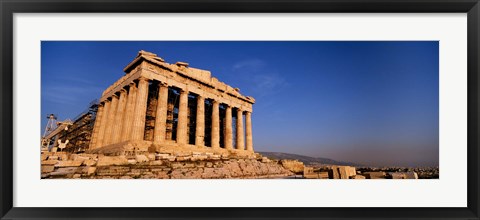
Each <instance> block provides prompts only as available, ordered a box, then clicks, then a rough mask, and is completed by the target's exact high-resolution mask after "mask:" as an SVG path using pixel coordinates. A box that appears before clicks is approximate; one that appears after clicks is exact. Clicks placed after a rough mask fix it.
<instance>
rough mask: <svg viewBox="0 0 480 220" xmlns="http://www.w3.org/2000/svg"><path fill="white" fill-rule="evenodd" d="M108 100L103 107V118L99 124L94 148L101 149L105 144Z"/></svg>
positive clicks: (108, 110)
mask: <svg viewBox="0 0 480 220" xmlns="http://www.w3.org/2000/svg"><path fill="white" fill-rule="evenodd" d="M110 104H111V103H110V100H108V99H107V100H105V102H104V104H103V105H104V107H103V116H102V120H101V122H100V129H99V130H98V138H97V141H96V142H97V143H96V146H95V148H99V147H102V146H103V145H104V143H105V141H104V140H105V129H106V128H107V120H108V113H109V112H110Z"/></svg>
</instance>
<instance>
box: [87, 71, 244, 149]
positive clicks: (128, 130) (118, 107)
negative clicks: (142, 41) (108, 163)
mask: <svg viewBox="0 0 480 220" xmlns="http://www.w3.org/2000/svg"><path fill="white" fill-rule="evenodd" d="M148 85H149V82H148V79H147V78H144V77H140V78H139V82H138V87H136V86H135V83H131V84H130V85H129V88H128V92H127V90H125V89H122V90H120V95H113V96H112V97H111V98H109V99H107V100H105V102H104V104H103V105H100V106H99V108H98V112H97V119H96V122H95V126H94V131H93V137H92V141H91V145H90V148H91V149H93V148H98V147H101V146H105V145H109V144H115V143H118V142H122V141H127V140H134V141H136V140H143V137H144V132H145V117H146V112H147V99H148ZM204 105H205V97H202V96H200V95H198V96H197V112H196V116H197V117H196V127H195V130H196V131H195V145H198V146H204V145H205V106H204ZM167 106H168V85H167V84H166V83H163V82H161V83H159V89H158V104H157V109H156V114H155V115H156V116H155V126H154V135H153V136H154V138H153V142H154V143H155V144H161V143H163V142H164V141H165V134H166V125H167V124H166V123H167ZM219 107H220V103H219V102H218V101H217V100H213V111H212V129H211V132H212V133H211V143H212V144H211V147H212V148H220V113H219ZM187 112H188V91H186V90H181V91H180V99H179V111H178V124H177V143H178V144H187V143H188V134H187V130H188V129H187V126H188V114H187ZM236 113H237V120H236V122H237V123H236V141H237V142H236V146H237V149H241V150H243V149H244V147H245V149H246V150H249V151H253V143H252V120H251V112H248V111H247V112H246V113H245V124H246V125H245V126H246V128H245V131H246V135H245V136H246V144H245V142H244V133H243V131H244V129H243V110H241V109H237V112H236ZM225 124H226V126H225V138H224V141H225V143H224V146H225V148H226V149H233V134H232V107H231V106H227V107H226V118H225Z"/></svg>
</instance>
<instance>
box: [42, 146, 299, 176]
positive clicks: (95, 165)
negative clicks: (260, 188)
mask: <svg viewBox="0 0 480 220" xmlns="http://www.w3.org/2000/svg"><path fill="white" fill-rule="evenodd" d="M41 159H42V161H41V164H42V166H41V167H42V169H41V171H42V178H44V179H55V178H62V179H63V178H75V179H76V178H79V179H224V178H237V179H244V178H281V177H286V176H291V175H293V173H292V172H291V171H289V170H287V169H285V168H284V167H283V166H282V165H281V164H279V163H278V162H276V161H272V160H270V159H268V158H265V157H261V156H258V155H257V156H256V157H233V156H228V155H220V154H214V153H201V152H193V153H190V154H189V155H187V154H185V153H181V154H178V155H175V154H170V153H146V154H137V155H129V156H126V155H121V156H105V155H102V154H98V155H97V154H71V155H68V154H66V153H65V152H44V153H42V156H41Z"/></svg>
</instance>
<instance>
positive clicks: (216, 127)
mask: <svg viewBox="0 0 480 220" xmlns="http://www.w3.org/2000/svg"><path fill="white" fill-rule="evenodd" d="M219 107H220V103H218V101H217V100H213V107H212V108H213V109H212V135H211V136H212V148H220V113H219Z"/></svg>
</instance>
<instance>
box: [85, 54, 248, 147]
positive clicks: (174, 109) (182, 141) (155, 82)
mask: <svg viewBox="0 0 480 220" xmlns="http://www.w3.org/2000/svg"><path fill="white" fill-rule="evenodd" d="M124 72H125V75H124V76H122V77H121V78H120V79H119V80H117V81H116V82H115V83H113V85H111V86H110V87H108V88H107V89H106V90H105V91H104V92H103V93H102V96H101V98H100V100H99V102H100V104H99V107H98V112H97V117H96V119H95V125H94V128H93V134H92V138H91V142H90V146H89V149H90V151H93V152H94V151H99V150H100V149H102V148H108V147H109V146H122V145H125V144H126V143H131V142H137V143H140V144H139V145H141V146H147V147H151V146H154V147H162V146H172V147H182V148H184V149H185V148H187V149H188V147H191V148H192V151H193V149H205V150H207V151H208V150H213V151H215V150H222V151H225V152H244V153H249V152H250V153H253V140H252V118H251V117H252V105H253V104H254V103H255V99H254V98H253V97H250V96H244V95H242V94H240V93H239V91H240V90H239V89H238V88H233V87H231V86H229V85H227V84H225V83H223V82H221V81H219V80H218V79H217V78H215V77H212V76H211V73H210V72H209V71H206V70H201V69H196V68H192V67H190V66H189V64H188V63H185V62H176V63H175V64H169V63H166V62H165V60H164V59H162V58H160V57H158V56H157V55H156V54H154V53H150V52H146V51H143V50H142V51H140V52H139V53H138V55H137V56H136V58H135V59H134V60H133V61H132V62H131V63H130V64H128V65H127V66H126V67H125V68H124Z"/></svg>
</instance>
